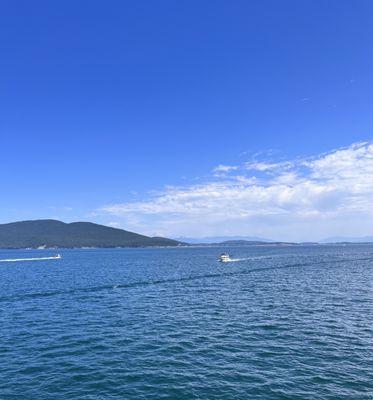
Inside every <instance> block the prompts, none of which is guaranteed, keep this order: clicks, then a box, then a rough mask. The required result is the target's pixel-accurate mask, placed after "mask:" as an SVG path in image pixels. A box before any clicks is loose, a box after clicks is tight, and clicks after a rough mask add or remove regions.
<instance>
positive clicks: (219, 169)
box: [214, 164, 238, 172]
mask: <svg viewBox="0 0 373 400" xmlns="http://www.w3.org/2000/svg"><path fill="white" fill-rule="evenodd" d="M236 169H238V167H237V166H235V165H223V164H220V165H218V166H217V167H215V168H214V172H230V171H234V170H236Z"/></svg>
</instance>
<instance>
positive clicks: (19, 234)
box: [0, 220, 181, 249]
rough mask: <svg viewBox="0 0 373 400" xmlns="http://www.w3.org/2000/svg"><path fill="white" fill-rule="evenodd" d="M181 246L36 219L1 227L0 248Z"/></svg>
mask: <svg viewBox="0 0 373 400" xmlns="http://www.w3.org/2000/svg"><path fill="white" fill-rule="evenodd" d="M180 244H181V243H180V242H178V241H177V240H172V239H167V238H162V237H149V236H144V235H139V234H137V233H133V232H129V231H125V230H123V229H116V228H110V227H108V226H103V225H98V224H93V223H91V222H73V223H70V224H66V223H64V222H61V221H55V220H35V221H21V222H13V223H9V224H0V248H13V249H14V248H28V247H31V248H36V247H40V246H46V247H66V248H72V247H147V246H178V245H180Z"/></svg>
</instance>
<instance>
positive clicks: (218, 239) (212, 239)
mask: <svg viewBox="0 0 373 400" xmlns="http://www.w3.org/2000/svg"><path fill="white" fill-rule="evenodd" d="M175 240H178V241H181V242H186V243H190V244H212V243H214V244H215V243H222V242H228V241H231V240H242V241H246V242H268V243H270V242H273V240H271V239H265V238H261V237H256V236H205V237H200V238H191V237H178V238H175Z"/></svg>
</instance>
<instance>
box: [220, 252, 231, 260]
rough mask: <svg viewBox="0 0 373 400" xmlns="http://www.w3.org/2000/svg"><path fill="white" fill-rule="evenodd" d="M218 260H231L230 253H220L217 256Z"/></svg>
mask: <svg viewBox="0 0 373 400" xmlns="http://www.w3.org/2000/svg"><path fill="white" fill-rule="evenodd" d="M219 261H220V262H229V261H232V260H231V257H230V255H229V254H228V253H222V254H220V256H219Z"/></svg>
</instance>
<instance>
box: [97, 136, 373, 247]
mask: <svg viewBox="0 0 373 400" xmlns="http://www.w3.org/2000/svg"><path fill="white" fill-rule="evenodd" d="M217 168H219V169H220V171H223V172H224V171H225V172H227V171H228V172H230V171H237V174H236V175H234V174H230V175H229V178H228V177H220V178H218V179H216V175H215V178H213V177H212V178H211V179H210V181H206V182H205V183H203V184H199V185H190V186H186V187H168V188H166V189H165V190H164V191H162V192H160V193H158V194H153V195H151V196H150V198H148V199H146V200H143V201H135V202H128V203H124V204H112V205H107V206H104V207H102V208H101V209H100V210H99V212H101V213H104V214H110V215H115V216H117V217H120V218H122V219H123V221H124V223H123V224H122V225H123V226H128V225H130V226H128V228H130V229H132V230H138V231H141V232H144V233H147V232H153V231H154V230H157V231H160V232H164V234H167V235H174V236H179V235H198V236H208V235H222V234H224V235H229V234H232V235H257V236H267V237H270V238H275V239H282V240H317V239H321V238H322V237H326V236H332V235H336V234H338V235H343V234H345V235H350V236H351V235H369V234H373V224H372V222H373V144H372V143H358V144H353V145H351V146H350V147H347V148H343V149H337V150H334V151H332V152H330V153H327V154H322V155H320V156H317V157H313V158H310V159H306V160H295V161H286V162H273V161H260V162H259V161H255V162H249V163H244V164H243V165H242V166H237V167H229V166H224V165H220V166H219V167H217ZM215 171H216V169H215ZM253 171H259V173H260V174H261V175H262V176H261V177H260V179H259V178H256V177H255V176H252V175H250V173H251V174H252V172H253ZM131 223H132V225H131ZM126 224H127V225H126Z"/></svg>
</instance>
